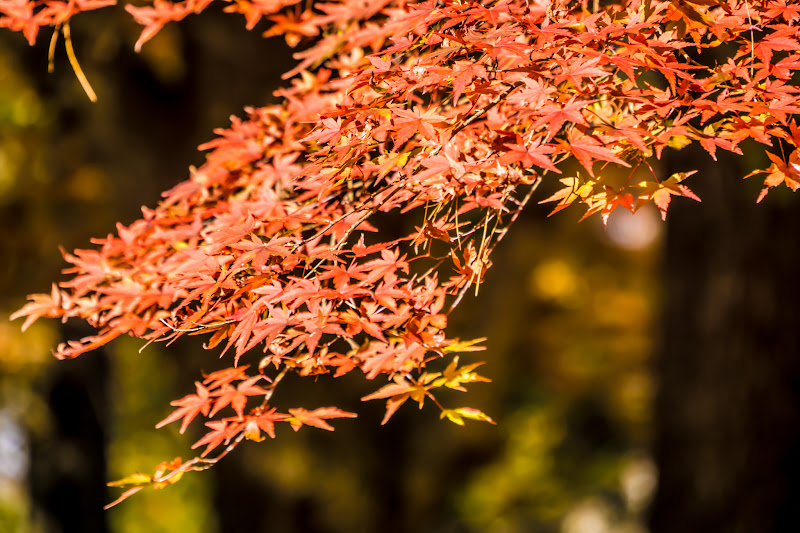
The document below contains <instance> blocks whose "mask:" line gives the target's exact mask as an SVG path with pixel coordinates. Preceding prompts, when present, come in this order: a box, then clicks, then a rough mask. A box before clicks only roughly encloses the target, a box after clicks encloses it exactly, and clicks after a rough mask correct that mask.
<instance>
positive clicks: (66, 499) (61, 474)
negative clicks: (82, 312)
mask: <svg viewBox="0 0 800 533" xmlns="http://www.w3.org/2000/svg"><path fill="white" fill-rule="evenodd" d="M86 330H87V328H85V327H84V328H75V327H72V326H70V325H67V326H65V327H64V328H63V334H64V338H66V339H75V338H79V336H82V335H86V334H87V333H88V332H87V331H86ZM107 383H108V361H107V359H106V355H105V353H103V350H102V349H101V350H98V351H97V353H93V354H91V355H88V356H86V357H81V358H79V359H75V360H73V361H63V362H61V363H59V364H54V365H51V366H50V372H49V373H48V375H47V376H46V378H45V382H44V384H43V391H42V393H43V394H42V396H43V398H44V399H45V400H46V402H47V406H48V419H49V421H50V423H49V424H48V426H47V427H46V428H45V430H44V431H42V432H41V433H40V434H35V435H33V436H32V438H31V466H30V474H29V475H30V480H31V483H30V490H31V499H32V502H33V512H34V521H35V522H36V523H37V524H39V525H40V526H41V528H42V529H41V530H42V531H43V532H44V533H105V532H106V531H108V523H107V521H106V515H105V513H104V511H103V505H105V504H106V503H107V502H108V498H107V494H106V490H105V484H106V481H108V477H107V475H106V468H105V460H104V458H105V447H106V441H107V434H106V429H105V428H107V427H108V424H107V421H108V420H107V419H108V412H107V411H108V410H107V406H108V391H107V390H106V384H107Z"/></svg>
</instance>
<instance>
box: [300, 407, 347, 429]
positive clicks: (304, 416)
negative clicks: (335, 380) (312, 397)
mask: <svg viewBox="0 0 800 533" xmlns="http://www.w3.org/2000/svg"><path fill="white" fill-rule="evenodd" d="M289 413H290V414H291V415H292V416H290V417H289V418H286V421H287V422H289V424H291V426H292V429H294V430H295V431H298V430H299V429H300V428H301V427H302V426H312V427H315V428H319V429H324V430H326V431H333V426H331V425H330V424H328V423H327V422H326V420H330V419H331V418H356V416H358V415H356V414H355V413H348V412H347V411H342V410H341V409H339V408H337V407H320V408H319V409H314V410H313V411H306V410H305V409H300V408H298V409H289Z"/></svg>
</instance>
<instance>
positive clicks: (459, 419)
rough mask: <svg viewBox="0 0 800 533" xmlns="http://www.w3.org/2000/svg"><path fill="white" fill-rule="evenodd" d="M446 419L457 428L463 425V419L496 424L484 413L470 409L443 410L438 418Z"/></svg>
mask: <svg viewBox="0 0 800 533" xmlns="http://www.w3.org/2000/svg"><path fill="white" fill-rule="evenodd" d="M445 417H446V418H447V419H448V420H450V421H451V422H453V423H454V424H457V425H459V426H463V425H464V419H465V418H468V419H470V420H480V421H482V422H489V423H490V424H493V425H495V424H496V422H495V421H494V420H492V419H491V417H490V416H489V415H487V414H486V413H484V412H482V411H480V410H478V409H473V408H471V407H458V408H456V409H444V410H442V413H441V415H440V416H439V418H445Z"/></svg>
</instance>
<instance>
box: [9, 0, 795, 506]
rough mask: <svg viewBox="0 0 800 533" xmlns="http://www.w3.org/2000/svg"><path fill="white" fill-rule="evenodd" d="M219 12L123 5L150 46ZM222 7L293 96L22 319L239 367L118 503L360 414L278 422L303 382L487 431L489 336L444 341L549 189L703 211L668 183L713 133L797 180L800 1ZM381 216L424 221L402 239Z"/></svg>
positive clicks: (329, 411)
mask: <svg viewBox="0 0 800 533" xmlns="http://www.w3.org/2000/svg"><path fill="white" fill-rule="evenodd" d="M110 3H113V0H112V1H103V0H96V1H95V0H89V1H86V2H81V1H70V2H62V1H49V0H44V1H36V2H34V1H29V0H0V27H7V28H9V29H11V30H15V31H20V32H23V34H24V35H25V37H26V38H27V39H28V41H29V42H30V43H33V42H34V41H35V40H36V38H37V34H38V30H39V29H40V28H42V27H44V26H53V27H54V28H55V32H64V31H65V30H66V31H68V24H69V20H70V18H71V17H72V16H74V15H75V14H77V13H79V12H80V11H85V10H88V9H94V8H97V7H102V6H105V5H108V4H110ZM210 3H211V0H199V1H195V0H186V1H184V2H168V1H166V0H155V2H154V3H153V4H152V5H147V6H136V7H134V6H131V5H129V6H127V7H126V9H127V11H128V12H129V13H130V14H131V15H133V17H134V18H135V19H136V20H137V21H138V22H139V23H141V24H142V25H143V26H144V29H143V31H142V34H141V37H140V39H139V42H138V43H137V45H136V46H137V49H138V48H139V47H141V46H142V45H144V44H145V43H146V42H147V41H148V40H149V39H150V38H152V37H153V36H154V35H155V34H156V33H157V32H158V31H159V30H160V29H161V28H162V27H163V26H164V25H165V24H167V23H170V22H173V21H178V20H181V19H183V18H185V17H186V16H188V15H190V14H195V13H199V12H200V11H202V10H203V9H204V8H205V7H207V6H208V4H210ZM225 10H226V11H230V12H236V13H241V14H243V15H244V16H245V17H246V23H247V28H248V29H252V28H255V27H256V25H257V24H259V23H261V22H263V23H264V26H265V27H266V28H267V29H266V31H265V35H283V36H284V37H285V38H286V41H287V42H288V43H289V44H290V45H292V46H298V47H299V50H300V51H299V52H297V54H296V56H295V57H296V58H297V59H298V61H299V63H298V64H297V66H296V67H295V68H294V69H293V70H292V71H290V72H288V73H287V74H286V78H287V79H289V80H290V82H289V83H288V85H287V87H286V88H284V89H281V90H279V91H277V95H278V96H279V97H280V99H281V102H280V103H279V104H276V105H271V106H266V107H261V108H247V109H246V118H244V119H239V118H233V121H232V125H231V126H230V128H228V129H220V130H217V131H216V133H217V135H218V137H217V138H216V139H215V140H212V141H211V142H208V143H206V144H204V145H202V146H201V147H200V149H201V150H207V151H208V155H207V158H206V162H205V164H204V165H202V166H201V167H200V168H197V169H192V170H191V175H190V177H189V179H188V180H186V181H184V182H182V183H180V184H178V185H177V186H175V187H174V188H173V189H171V190H169V191H167V192H166V193H164V198H163V200H162V201H161V203H160V204H159V205H158V206H157V207H156V208H154V209H148V208H144V209H143V215H142V218H141V219H140V220H137V221H136V222H134V223H133V224H131V225H130V226H127V227H125V226H122V225H118V227H117V234H116V235H109V236H108V237H106V238H103V239H97V240H95V241H93V242H94V243H95V244H96V246H95V247H94V248H92V249H88V250H77V251H75V252H73V253H65V254H64V255H65V258H66V260H67V261H68V262H69V263H70V264H71V265H72V266H71V267H70V268H69V269H67V270H66V272H67V273H69V274H71V278H70V279H69V280H68V281H66V282H64V283H61V284H60V285H58V286H56V285H54V286H53V289H52V292H51V293H50V294H40V295H33V296H31V302H30V303H28V304H27V305H26V306H25V307H24V308H23V309H21V310H20V311H19V312H17V313H16V315H15V317H21V316H25V317H26V321H25V324H24V326H23V327H27V326H28V325H29V324H30V323H31V322H33V321H34V320H36V319H38V318H39V317H42V316H45V317H60V318H62V319H67V318H71V317H77V318H81V319H83V320H85V321H87V322H88V323H89V324H91V325H92V326H94V327H95V328H96V329H97V334H96V335H94V336H92V337H88V338H84V339H81V340H79V341H71V342H69V343H66V344H62V345H60V346H58V348H57V349H56V356H57V357H59V358H72V357H76V356H78V355H80V354H82V353H84V352H87V351H90V350H92V349H94V348H96V347H98V346H101V345H103V344H105V343H107V342H109V341H110V340H112V339H114V338H115V337H118V336H119V335H123V334H128V335H132V336H135V337H139V338H141V339H144V340H146V341H148V342H152V341H172V340H174V339H176V338H178V337H181V336H183V335H196V334H203V335H207V341H206V346H207V347H208V348H209V349H211V348H219V349H220V350H221V351H222V353H223V355H225V356H226V357H227V361H229V363H230V364H231V365H232V366H231V367H230V368H226V369H223V370H220V371H217V372H214V373H212V374H210V375H205V376H203V377H202V378H200V380H199V381H198V382H197V383H196V392H195V393H194V394H190V395H187V396H186V397H184V398H182V399H180V400H176V401H174V402H172V405H173V406H174V407H175V408H176V409H175V411H174V412H173V413H172V414H171V415H170V416H168V417H167V418H166V419H165V420H163V421H162V422H161V423H160V424H159V427H160V426H162V425H165V424H169V423H172V422H180V423H181V431H184V430H186V428H187V427H188V425H189V424H190V423H191V422H192V421H193V420H194V419H196V418H198V417H199V418H201V419H202V421H203V422H204V423H205V426H206V429H207V432H206V433H205V435H204V436H203V437H202V438H201V439H200V440H199V441H198V442H197V443H196V444H195V447H197V448H203V451H202V454H201V455H200V456H198V457H195V458H194V459H191V460H189V461H187V462H181V461H180V460H176V461H173V462H167V463H163V464H162V465H160V466H159V467H158V468H157V471H156V473H155V475H153V476H150V475H143V474H136V475H134V476H131V477H129V478H126V479H125V480H121V482H119V483H117V485H118V486H123V487H129V490H128V491H127V492H125V494H124V495H123V498H124V497H126V496H128V495H130V494H132V493H133V492H135V491H137V490H140V489H141V488H143V487H145V486H148V485H153V486H161V485H163V484H165V483H169V482H173V481H175V480H177V479H178V478H179V477H180V475H181V474H182V473H183V472H185V471H188V470H195V469H200V468H204V467H206V466H207V465H208V464H210V463H213V462H214V461H216V460H217V459H218V458H219V457H221V456H222V455H225V454H226V453H228V452H229V451H230V450H231V449H233V447H235V446H236V445H237V444H238V443H239V442H241V441H242V440H244V439H249V440H254V441H260V440H262V439H263V438H264V435H268V436H270V437H274V435H275V425H276V424H278V425H279V424H284V423H285V424H287V425H289V426H291V427H292V428H294V429H295V430H297V429H299V428H300V427H302V426H303V425H306V426H313V427H317V428H321V429H325V430H331V429H333V428H332V426H331V425H330V423H329V421H330V420H331V419H334V418H340V417H353V416H355V415H354V414H352V413H348V412H345V411H342V410H340V409H337V408H335V407H322V408H316V409H313V410H306V409H304V408H299V407H298V408H293V409H288V411H287V412H278V411H277V410H276V409H275V408H273V407H272V403H271V399H272V396H273V394H274V393H275V391H276V387H277V385H278V384H279V383H280V381H281V379H282V378H283V377H284V376H285V375H286V373H287V372H292V373H296V374H299V375H300V376H313V375H316V374H321V373H333V374H334V375H335V376H341V375H343V374H346V373H348V372H351V371H353V370H358V371H360V372H362V373H363V374H364V375H365V377H366V378H367V379H370V380H373V379H376V378H383V379H385V378H386V377H388V378H389V379H390V380H391V381H390V382H389V384H387V385H384V386H381V385H380V384H379V385H376V392H374V393H373V394H370V395H368V396H366V397H365V398H364V400H370V399H381V400H385V401H386V416H385V418H384V420H383V422H384V423H385V422H386V421H387V420H388V419H389V418H390V417H391V416H392V414H393V413H394V412H395V411H396V410H397V409H398V408H399V407H400V406H401V405H402V404H403V403H405V402H407V401H408V400H412V401H413V402H416V403H417V404H419V406H420V407H421V406H422V405H423V404H424V402H425V401H426V400H428V401H430V402H431V403H434V404H435V405H436V406H437V407H438V408H439V409H441V413H442V418H445V417H446V418H448V419H450V420H451V421H453V422H455V423H457V424H463V423H464V422H463V421H464V419H465V418H466V419H476V420H486V421H491V419H490V418H489V417H488V416H487V415H485V414H484V413H482V412H480V411H477V410H474V409H470V408H448V407H445V406H444V404H442V403H441V402H440V401H439V399H437V396H436V394H438V391H439V390H443V389H448V388H449V389H455V390H464V387H463V386H464V385H465V384H468V383H472V382H476V381H486V380H485V379H484V378H482V377H481V376H479V375H478V374H476V373H475V367H476V366H477V365H476V364H468V365H461V363H459V361H458V356H457V355H455V354H458V353H460V352H465V351H471V350H475V349H477V348H476V344H475V343H474V342H473V341H459V340H457V339H453V338H451V337H448V335H447V333H446V327H447V318H448V314H449V313H450V312H451V311H452V309H453V308H454V307H455V306H457V305H458V303H459V302H460V301H461V299H462V297H464V295H465V294H466V293H467V292H468V291H470V290H474V291H477V289H478V287H479V285H480V283H481V280H482V279H483V276H484V274H485V272H486V270H487V269H488V268H489V266H490V265H491V261H490V256H491V252H492V250H493V249H494V248H495V246H496V245H497V243H498V242H500V241H501V240H502V239H503V237H504V235H505V234H506V232H507V231H508V229H509V227H510V226H511V225H512V224H513V222H514V221H515V219H516V218H517V216H518V215H519V213H520V211H521V210H522V209H523V208H524V207H525V205H526V204H528V203H529V202H530V201H531V199H532V198H533V197H534V194H535V191H536V189H537V186H538V185H539V184H540V183H541V182H542V180H552V182H553V186H556V188H557V192H556V193H555V194H553V195H552V196H551V197H549V198H546V199H542V198H540V199H539V200H540V201H542V202H551V203H552V204H553V205H554V209H553V212H556V211H559V210H561V209H564V208H566V207H567V206H569V205H571V204H583V205H584V207H585V209H586V215H587V216H589V215H592V214H600V216H601V217H602V218H603V219H604V220H606V219H607V217H608V216H609V215H610V213H611V212H612V211H614V210H615V209H617V208H618V207H620V206H621V207H623V208H625V209H628V210H630V211H635V210H636V209H639V208H640V207H642V206H643V205H645V204H647V203H649V202H653V203H655V205H656V206H657V207H658V209H659V210H660V211H661V213H662V215H663V216H666V213H667V209H668V206H669V203H670V199H671V197H672V196H685V197H688V198H692V199H695V200H697V199H698V198H697V197H696V196H695V195H694V194H693V193H692V192H691V191H690V189H689V188H688V187H687V186H686V185H685V184H684V180H685V179H686V178H687V177H688V176H690V175H691V174H692V172H691V169H686V172H683V173H678V174H674V175H672V176H661V175H659V171H658V168H659V165H658V160H659V159H660V158H661V157H662V155H663V154H664V153H665V152H666V151H667V149H680V148H683V147H685V146H687V145H689V144H691V143H699V144H700V145H701V146H702V147H703V148H705V150H707V151H708V153H709V154H710V156H711V157H716V154H717V152H718V150H726V151H730V152H734V153H741V149H740V145H742V144H743V143H745V142H750V140H751V139H752V141H755V142H757V143H761V144H762V145H765V146H767V147H771V151H770V152H769V158H770V160H771V164H770V166H769V167H768V168H766V169H764V170H756V171H755V172H753V174H758V173H763V174H766V179H765V189H764V192H763V193H762V195H761V197H762V198H763V195H764V193H766V191H767V190H768V189H769V188H770V187H774V186H777V185H779V184H781V183H785V184H786V185H788V186H789V187H790V188H792V189H793V190H794V189H797V188H798V187H800V162H799V161H800V160H799V159H798V157H800V156H798V151H797V148H798V146H800V131H799V130H798V126H797V124H796V120H795V119H794V114H796V113H798V112H800V107H798V102H797V100H798V96H797V93H798V91H800V89H798V87H797V76H796V75H795V69H796V68H797V67H798V66H800V39H799V38H798V37H799V36H800V30H799V29H798V21H800V5H798V4H797V3H794V2H787V1H785V0H763V1H758V0H728V1H722V2H711V1H708V0H671V1H657V0H651V1H647V0H633V1H629V2H618V3H611V2H587V1H583V2H580V1H558V0H554V1H540V0H528V1H526V0H499V1H483V2H480V1H476V0H462V1H458V0H428V1H423V2H407V1H403V0H341V1H333V0H331V1H328V2H317V3H313V2H299V1H298V0H237V1H236V2H231V3H228V4H227V6H226V8H225ZM65 37H68V34H65ZM69 45H70V46H71V44H69ZM570 160H572V161H573V162H574V163H573V164H570ZM615 168H616V169H615ZM614 169H615V170H614ZM612 170H613V171H612ZM620 176H622V178H620ZM699 179H702V177H700V178H699ZM760 199H761V198H759V200H760ZM380 213H400V214H402V215H403V216H405V217H406V219H407V220H410V221H411V223H412V224H413V226H414V229H413V231H411V232H410V233H409V234H408V235H405V236H403V237H401V238H397V239H395V240H391V241H388V242H386V240H385V238H382V235H383V233H382V232H381V227H380V223H379V221H380V220H385V217H383V218H382V217H380V216H379V214H380ZM442 360H444V361H442ZM429 366H430V367H432V368H431V369H429ZM436 368H438V371H432V370H435V369H436Z"/></svg>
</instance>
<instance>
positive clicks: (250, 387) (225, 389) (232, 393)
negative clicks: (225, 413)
mask: <svg viewBox="0 0 800 533" xmlns="http://www.w3.org/2000/svg"><path fill="white" fill-rule="evenodd" d="M262 379H264V378H263V376H255V377H252V378H249V379H246V380H244V381H242V382H241V383H239V384H238V385H237V386H236V388H234V387H232V386H230V385H223V386H222V387H221V389H220V390H218V391H216V392H215V393H214V395H215V396H217V398H216V399H215V400H214V408H213V409H212V410H211V412H210V413H209V414H208V416H214V415H215V414H217V413H218V412H219V411H220V409H222V408H223V407H225V406H227V405H229V404H230V406H231V407H233V410H234V411H236V415H237V416H238V417H239V418H242V417H243V416H244V406H245V404H246V403H247V397H248V396H255V395H264V394H266V393H267V391H265V390H264V389H262V388H261V387H259V386H258V385H255V383H256V382H258V381H261V380H262Z"/></svg>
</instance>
